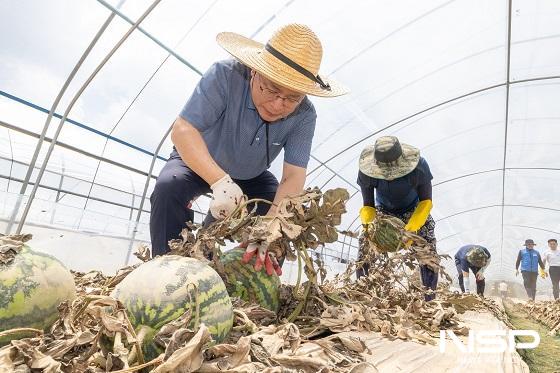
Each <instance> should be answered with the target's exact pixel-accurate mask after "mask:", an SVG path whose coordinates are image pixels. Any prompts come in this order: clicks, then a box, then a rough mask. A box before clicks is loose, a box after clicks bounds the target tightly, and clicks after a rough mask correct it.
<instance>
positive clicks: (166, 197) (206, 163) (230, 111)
mask: <svg viewBox="0 0 560 373" xmlns="http://www.w3.org/2000/svg"><path fill="white" fill-rule="evenodd" d="M217 41H218V44H219V45H220V46H221V47H222V48H224V49H225V50H226V51H228V52H229V53H230V54H231V55H233V56H234V57H235V60H226V61H219V62H216V63H214V64H213V65H212V66H211V67H210V69H209V70H208V71H207V72H206V73H205V74H204V75H203V76H202V78H201V79H200V81H199V83H198V85H197V86H196V88H195V90H194V92H193V93H192V95H191V97H190V98H189V100H188V101H187V103H186V104H185V106H184V107H183V110H182V111H181V113H180V114H179V117H178V118H177V119H176V120H175V122H174V124H173V128H172V131H171V141H172V142H173V145H174V149H173V152H172V153H171V156H170V158H169V160H168V162H167V164H166V165H165V167H164V168H163V169H162V171H161V173H160V175H159V177H158V179H157V182H156V185H155V188H154V191H153V193H152V195H151V198H150V201H151V207H152V210H151V216H150V234H151V240H152V251H153V255H154V256H155V255H161V254H164V253H166V252H168V251H169V247H168V241H169V240H171V239H174V238H179V234H180V232H181V230H182V229H183V228H185V227H186V224H185V223H186V221H189V220H191V221H192V218H193V216H192V211H191V210H189V209H188V208H187V206H188V205H189V203H190V202H191V201H192V200H194V199H195V198H197V197H198V196H200V195H202V194H206V193H210V192H211V193H212V200H211V202H210V214H208V215H207V219H206V220H205V223H209V222H210V221H211V220H213V219H223V218H225V217H227V216H228V215H229V214H230V213H232V212H233V211H234V210H235V208H236V207H237V206H238V205H239V204H240V203H241V202H242V201H243V199H244V198H245V197H244V196H247V198H249V199H253V198H260V199H265V200H268V201H270V202H271V203H272V204H263V203H261V204H259V205H258V206H257V210H256V212H257V214H259V215H265V214H266V215H268V216H274V215H275V213H276V207H277V206H278V204H279V202H280V201H281V200H283V199H284V198H285V197H288V196H294V195H297V194H299V193H301V192H302V190H303V187H304V184H305V177H306V167H307V163H308V161H309V157H310V151H311V142H312V139H313V135H314V131H315V121H316V118H317V115H316V113H315V108H314V107H313V104H312V103H311V101H310V100H309V99H308V98H307V95H314V96H321V97H334V96H339V95H342V94H345V93H346V92H347V91H346V89H345V88H344V87H343V86H341V85H340V84H338V83H336V82H335V81H333V80H330V79H327V78H326V77H324V76H323V75H320V74H319V67H320V64H321V59H322V54H323V50H322V47H321V43H320V41H319V39H318V38H317V36H316V35H315V34H314V33H313V31H311V30H310V29H309V28H308V27H307V26H304V25H299V24H290V25H287V26H284V27H282V28H280V29H279V30H278V31H276V33H275V34H274V35H273V36H272V38H271V39H270V40H269V41H268V42H267V44H266V45H263V44H261V43H258V42H256V41H253V40H251V39H248V38H245V37H243V36H241V35H238V34H235V33H231V32H225V33H220V34H219V35H218V37H217ZM282 150H284V164H283V173H282V179H281V182H280V183H279V182H278V180H277V179H276V177H274V175H272V173H270V171H268V168H269V166H270V163H271V162H272V161H273V160H274V159H275V158H276V157H277V156H278V155H279V154H280V152H281V151H282ZM249 208H251V206H249ZM254 256H256V257H257V259H256V264H255V268H256V269H257V270H260V269H261V268H263V267H264V268H266V271H267V273H268V274H272V273H273V271H276V272H277V273H281V270H280V267H279V266H278V263H277V262H276V260H275V258H274V257H271V255H268V250H267V247H266V244H264V243H260V242H255V243H250V244H248V246H247V249H246V255H245V256H244V258H243V261H245V262H248V261H249V260H251V258H252V257H254Z"/></svg>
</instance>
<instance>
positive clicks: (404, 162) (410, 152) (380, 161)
mask: <svg viewBox="0 0 560 373" xmlns="http://www.w3.org/2000/svg"><path fill="white" fill-rule="evenodd" d="M419 161H420V150H418V149H417V148H415V147H413V146H411V145H408V144H401V143H400V142H399V139H397V138H396V137H395V136H383V137H380V138H378V139H377V140H376V141H375V145H368V146H366V147H365V148H364V150H362V154H361V155H360V164H359V167H360V171H362V173H364V174H366V175H367V176H370V177H374V178H376V179H382V180H394V179H396V178H399V177H402V176H405V175H408V174H409V173H411V172H412V171H413V170H414V169H415V168H416V166H418V162H419Z"/></svg>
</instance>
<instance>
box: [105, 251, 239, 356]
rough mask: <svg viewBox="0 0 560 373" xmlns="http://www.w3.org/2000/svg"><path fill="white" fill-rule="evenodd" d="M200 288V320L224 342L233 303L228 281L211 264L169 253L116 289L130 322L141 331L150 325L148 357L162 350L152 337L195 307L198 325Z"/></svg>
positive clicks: (213, 334)
mask: <svg viewBox="0 0 560 373" xmlns="http://www.w3.org/2000/svg"><path fill="white" fill-rule="evenodd" d="M189 284H192V285H195V286H196V288H198V299H199V302H200V304H199V307H200V308H199V309H200V314H199V315H200V323H204V324H205V325H206V326H207V327H208V329H209V331H210V334H211V335H212V337H213V338H214V340H215V341H216V342H221V341H223V340H224V339H225V338H226V336H227V335H228V333H229V331H230V330H231V328H232V326H233V306H232V304H231V300H230V298H229V295H228V293H227V290H226V287H225V285H224V282H223V281H222V279H221V278H220V276H219V275H218V274H217V273H216V271H214V270H213V269H212V268H211V267H209V266H207V265H206V264H204V263H202V262H200V261H198V260H196V259H193V258H187V257H182V256H178V255H165V256H162V257H158V258H156V259H154V260H151V261H149V262H146V263H144V264H142V265H141V266H139V267H138V268H136V269H134V270H133V271H132V272H131V273H130V274H129V275H128V276H126V277H125V278H124V280H123V281H122V282H121V283H120V284H118V285H117V286H116V287H115V289H114V290H113V292H112V294H111V295H112V296H113V297H114V298H116V299H118V300H120V301H121V302H122V303H123V304H124V305H125V307H126V309H127V312H128V315H129V318H130V321H131V323H132V325H133V326H134V327H135V329H136V331H138V330H139V329H140V328H142V327H148V328H149V329H148V330H149V331H148V333H147V335H146V338H145V339H144V342H145V343H144V353H145V354H146V356H148V357H150V358H153V357H156V356H157V355H158V354H159V353H160V352H161V351H160V350H159V348H158V347H157V346H155V344H154V343H152V339H153V336H154V334H155V333H156V332H157V331H159V329H160V328H161V327H162V326H163V325H164V324H166V323H168V322H170V321H172V320H175V319H176V318H178V317H179V316H181V315H182V314H183V313H184V312H185V311H187V310H188V309H189V307H190V306H191V301H190V297H189V293H190V295H191V297H192V299H193V301H192V302H193V303H192V305H193V318H192V320H191V323H190V325H189V327H190V328H193V327H194V326H195V325H194V323H195V317H194V314H195V309H196V308H195V307H196V306H195V304H194V302H195V299H196V296H195V291H194V290H193V286H189Z"/></svg>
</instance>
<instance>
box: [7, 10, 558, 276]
mask: <svg viewBox="0 0 560 373" xmlns="http://www.w3.org/2000/svg"><path fill="white" fill-rule="evenodd" d="M109 3H110V5H109V7H110V6H114V7H118V8H119V10H120V12H121V14H122V15H124V16H126V17H128V18H129V19H131V20H132V21H136V20H137V19H138V18H139V17H140V16H141V14H142V13H144V12H145V11H146V9H148V7H149V6H150V5H151V4H152V1H147V0H134V1H132V0H129V1H117V0H113V1H110V2H109ZM109 7H108V6H106V4H105V3H104V2H103V1H101V0H99V1H94V0H84V1H72V0H65V1H63V0H55V1H49V2H44V1H40V0H28V1H24V2H22V1H2V2H0V34H1V35H3V37H2V38H1V39H0V61H2V62H1V63H0V145H1V146H0V190H1V191H2V197H3V198H2V200H3V202H2V206H1V211H2V216H1V218H2V219H3V221H4V223H5V224H6V226H9V225H10V224H9V221H10V219H11V218H12V214H13V210H14V207H15V206H18V203H17V200H18V193H19V192H20V188H21V180H22V179H24V177H25V173H26V170H27V165H28V164H29V163H30V162H31V158H32V155H33V152H34V149H35V146H36V144H37V137H36V136H37V134H40V133H41V130H42V126H43V124H44V123H45V120H46V116H47V114H46V113H45V111H46V112H48V110H49V109H50V108H51V106H52V104H53V102H54V100H55V98H56V96H57V94H58V92H59V91H60V90H61V88H62V86H63V84H64V82H65V80H66V78H67V77H68V75H69V74H70V72H71V70H72V69H73V67H74V66H75V64H76V63H77V61H78V60H79V58H80V56H81V55H82V53H83V52H84V50H85V49H86V47H87V46H88V44H89V43H90V42H91V40H92V39H93V37H94V35H95V34H96V33H97V32H98V30H99V29H100V28H101V25H102V24H103V23H104V22H105V20H106V19H107V18H108V17H109V15H110V14H111V11H110V10H109ZM291 22H300V23H305V24H308V25H309V26H310V27H311V28H312V29H313V30H314V31H315V32H316V33H317V34H318V35H319V37H320V39H321V40H322V43H323V47H324V58H323V64H322V70H323V71H325V72H326V73H327V75H332V76H333V77H335V78H336V79H338V80H339V81H341V82H343V83H345V84H346V85H348V86H349V87H350V89H351V90H352V93H351V94H350V95H348V96H344V97H341V98H338V99H328V100H327V99H315V98H313V99H312V100H313V102H314V104H315V105H316V108H317V111H318V123H317V131H316V135H315V139H314V143H313V149H312V156H313V157H312V158H313V159H312V160H311V162H310V164H309V168H308V173H309V176H308V179H307V185H309V186H315V185H317V186H320V187H321V188H323V189H326V188H334V187H344V188H347V189H348V190H349V191H350V193H351V194H352V196H353V197H352V199H351V200H350V202H349V204H348V209H349V213H348V214H346V215H345V216H344V218H343V224H342V228H344V229H345V228H350V229H358V223H357V220H356V216H357V212H358V209H359V207H360V206H361V196H360V193H359V191H358V189H357V185H356V183H355V179H356V175H357V158H358V155H359V153H360V151H361V149H362V148H363V146H365V145H366V144H368V143H371V142H373V141H374V140H375V138H376V137H378V136H381V135H385V134H394V135H397V136H399V137H400V138H401V140H402V141H403V142H407V143H411V144H413V145H415V146H417V147H419V148H420V149H421V151H422V154H423V156H424V157H425V158H426V159H427V160H428V162H429V164H430V167H431V170H432V173H433V175H434V185H435V189H434V204H435V208H434V210H433V215H434V217H435V219H436V220H437V229H436V234H437V237H438V241H439V242H438V250H439V251H440V252H442V253H450V254H453V253H454V251H455V250H456V249H457V248H458V247H459V246H460V245H462V244H465V243H478V244H482V245H485V246H487V247H488V248H489V249H490V251H491V252H492V255H493V259H494V260H493V262H492V265H491V266H490V268H489V269H488V272H487V273H488V276H489V277H497V278H511V277H512V276H513V272H514V271H513V265H514V259H515V254H516V252H517V249H518V248H519V247H520V245H521V243H522V242H523V240H524V239H525V238H528V237H531V238H533V239H535V240H536V241H537V243H538V244H539V246H538V248H541V249H543V248H544V246H545V245H546V239H547V238H548V237H550V236H555V235H557V234H558V232H560V199H559V198H557V196H558V195H559V192H560V190H559V189H560V173H559V169H560V147H559V145H560V136H558V135H559V133H560V131H559V128H560V127H559V125H560V105H558V100H559V98H560V2H558V1H556V0H536V1H535V0H512V1H508V0H490V1H489V0H450V1H441V0H437V1H436V0H424V1H415V0H409V1H389V0H387V1H370V0H367V1H366V0H363V1H352V2H340V1H323V0H322V1H319V0H314V1H303V0H283V1H262V0H259V1H257V0H254V1H225V0H215V1H208V2H203V1H184V0H163V1H161V2H160V3H158V4H157V6H156V7H155V9H154V10H153V11H152V12H151V13H150V14H149V15H148V17H147V18H146V19H145V21H144V22H143V23H142V24H141V28H142V30H143V31H144V33H142V32H140V31H138V30H136V31H134V32H133V33H132V35H131V36H130V37H129V38H128V39H127V40H126V41H125V42H124V44H123V45H122V47H121V48H120V49H119V50H118V51H117V52H116V53H115V54H114V55H113V57H112V58H111V59H110V60H109V61H108V63H107V64H106V65H105V66H104V67H103V68H102V69H101V70H100V72H99V73H98V74H97V75H96V77H95V78H94V79H93V80H92V82H91V84H89V86H88V87H87V88H86V89H85V91H84V93H83V94H82V95H81V96H80V97H79V98H78V100H77V102H76V105H75V106H74V107H73V109H72V110H71V111H70V113H69V115H68V118H69V119H71V121H67V122H66V123H65V124H64V126H63V129H62V131H61V134H60V137H59V142H60V143H59V144H58V145H57V146H56V147H55V148H54V152H53V155H52V157H51V158H50V160H49V161H48V164H47V167H46V169H47V172H46V173H45V175H44V176H43V178H42V180H41V181H40V185H41V188H39V190H38V193H37V196H36V199H35V201H34V202H33V204H32V207H31V210H30V213H29V216H28V218H27V222H28V223H29V224H39V225H41V226H50V227H53V228H54V229H53V233H52V235H53V237H54V235H55V234H56V232H57V229H72V230H76V231H78V232H91V234H99V235H100V236H101V238H100V239H99V240H94V239H85V240H84V242H83V244H81V245H77V246H74V245H69V246H71V247H63V248H59V249H58V251H57V252H60V250H71V253H72V254H71V255H74V256H75V257H74V259H73V260H70V259H68V260H69V261H70V262H71V263H74V262H76V261H80V260H81V261H83V264H84V265H85V264H86V263H87V264H89V263H94V262H95V261H94V260H91V258H92V257H94V256H96V255H101V254H100V252H101V251H102V249H100V248H99V246H103V247H105V246H106V247H110V250H112V251H115V252H116V253H119V255H117V256H118V257H119V259H118V261H121V260H122V261H124V260H125V258H126V255H127V250H128V248H129V246H130V239H131V238H134V239H135V240H138V241H148V240H149V231H148V229H147V223H148V214H149V209H150V206H149V201H147V200H146V201H145V203H144V205H143V209H144V210H145V212H143V213H142V214H141V216H140V224H139V226H138V227H137V228H136V232H134V231H135V224H134V221H135V219H136V216H137V213H138V208H139V206H140V203H141V199H142V194H143V189H144V184H145V181H146V174H147V173H148V171H149V167H150V162H151V159H152V156H151V155H150V154H151V153H154V152H155V151H156V150H157V147H158V143H159V142H160V141H161V140H162V139H163V138H164V135H165V133H166V131H167V129H168V128H169V126H170V124H171V123H172V121H173V120H174V118H175V117H176V115H177V113H178V112H179V110H180V108H181V107H182V105H183V104H184V102H185V100H186V99H187V98H188V96H189V95H190V93H191V91H192V90H193V88H194V86H195V84H196V83H197V81H198V79H199V73H198V72H197V71H195V70H193V69H192V68H191V67H189V66H188V65H187V63H188V64H190V65H191V66H193V67H194V68H195V69H196V70H198V71H205V69H206V68H208V67H209V66H210V64H211V63H212V62H214V61H215V60H218V59H223V58H227V57H228V55H227V54H226V53H225V52H224V51H223V50H221V49H220V48H219V47H218V46H217V45H216V43H215V41H214V39H215V36H216V34H217V33H218V32H220V31H235V32H238V33H241V34H243V35H246V36H250V37H254V38H255V39H257V40H259V41H266V40H267V38H268V37H269V36H270V35H271V33H272V32H273V30H275V29H276V28H278V27H279V26H280V25H284V24H286V23H291ZM129 28H130V24H129V23H128V22H127V21H125V20H124V19H123V17H121V16H120V15H117V16H115V17H114V19H112V21H111V22H110V24H109V26H108V28H107V30H106V31H105V32H104V33H103V35H102V36H101V38H100V40H99V42H98V43H97V44H96V45H95V47H94V48H93V50H92V51H91V54H90V55H89V56H88V57H87V58H86V60H85V62H84V64H83V66H82V67H81V68H80V70H79V71H78V73H77V75H76V76H75V78H74V79H73V80H72V81H71V84H70V86H69V88H68V90H67V91H66V93H65V95H64V96H63V98H62V101H61V102H60V104H59V105H58V107H57V109H56V112H57V113H58V114H63V113H64V111H65V110H66V108H67V107H68V104H69V103H70V101H71V100H72V98H73V97H74V95H75V94H76V92H77V90H78V89H79V87H80V86H81V85H82V84H83V83H84V82H85V80H86V79H87V78H88V77H89V76H90V74H91V73H92V71H93V70H94V69H95V67H96V66H97V65H98V64H99V63H100V62H101V60H102V59H103V58H104V57H105V56H106V55H107V53H108V52H109V51H110V49H111V48H112V47H113V46H114V45H115V43H116V42H117V41H118V40H119V39H120V38H121V37H122V36H123V35H124V34H125V33H126V31H127V30H128V29H129ZM148 35H149V36H151V37H152V38H149V37H148ZM154 40H158V41H159V44H158V43H156V42H155V41H154ZM162 45H163V46H167V47H169V48H170V49H171V50H173V51H174V52H175V53H176V54H175V55H173V56H169V54H168V51H167V50H165V49H164V48H163V47H162ZM176 56H180V57H181V58H180V59H179V58H176ZM58 123H59V119H58V118H53V121H52V123H51V125H50V128H49V130H48V132H47V137H49V138H50V137H52V136H53V135H54V133H55V130H56V127H57V126H58ZM48 145H49V143H48V142H47V143H45V144H44V145H43V147H42V149H41V152H40V155H39V158H38V164H37V167H40V166H41V165H42V162H43V160H44V156H45V154H46V149H47V148H48ZM69 147H75V148H78V149H80V150H81V151H82V152H86V153H87V154H81V153H78V152H76V151H74V150H71V149H70V148H69ZM170 150H171V142H170V140H169V139H168V138H167V139H166V140H165V142H164V145H163V147H162V148H161V149H160V150H159V153H158V154H159V156H160V158H159V159H158V160H157V162H156V164H155V169H154V174H155V175H157V174H158V173H159V170H160V169H161V168H162V166H163V164H164V160H163V159H165V158H166V157H167V155H168V154H169V152H170ZM96 157H97V158H96ZM99 157H101V158H102V159H101V160H100V159H99ZM281 159H282V157H279V158H278V159H277V160H276V162H274V164H273V165H272V171H273V172H274V173H275V174H276V175H279V174H280V169H281ZM121 165H126V166H127V167H122V166H121ZM36 176H37V170H36V171H35V172H34V173H33V176H32V181H34V180H35V178H36ZM153 185H154V179H153V178H152V180H151V182H150V184H149V187H148V196H149V194H150V191H151V190H152V188H153ZM30 190H31V186H30V187H28V188H27V190H26V195H29V192H30ZM25 201H26V197H24V199H23V202H24V203H23V204H21V205H20V208H19V209H18V215H17V216H15V220H16V222H17V220H18V216H21V213H22V210H23V207H24V206H25ZM195 207H196V208H197V209H198V210H199V211H201V212H205V211H206V210H207V207H208V201H207V199H206V198H200V199H199V200H198V201H197V205H196V206H195ZM200 218H201V215H198V216H197V219H200ZM131 221H132V224H131ZM14 228H15V227H14V226H13V225H12V231H13V230H14ZM34 229H35V228H34V225H26V226H25V227H24V231H30V232H32V233H33V232H34ZM41 229H44V228H41ZM82 235H83V236H84V237H87V235H90V233H82ZM112 237H117V238H112ZM341 241H343V238H341ZM101 242H103V244H102V245H101ZM135 244H136V243H135ZM353 246H355V241H354V243H353ZM331 249H335V250H339V251H340V250H343V251H344V252H345V253H347V254H344V255H348V254H349V255H350V257H354V256H355V254H356V252H355V248H353V247H352V248H349V246H348V245H346V244H343V243H337V244H336V245H333V246H332V247H331ZM68 255H70V254H64V255H63V257H64V258H68ZM115 260H116V261H117V259H115ZM115 265H117V264H116V263H115ZM119 265H120V263H119ZM449 266H450V268H451V269H452V267H453V266H452V263H449Z"/></svg>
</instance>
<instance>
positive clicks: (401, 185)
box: [357, 136, 438, 300]
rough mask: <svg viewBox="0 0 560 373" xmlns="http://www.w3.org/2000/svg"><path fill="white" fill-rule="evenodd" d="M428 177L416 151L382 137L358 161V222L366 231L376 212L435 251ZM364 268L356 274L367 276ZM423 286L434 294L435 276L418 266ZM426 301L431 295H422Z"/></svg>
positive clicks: (433, 222) (430, 176)
mask: <svg viewBox="0 0 560 373" xmlns="http://www.w3.org/2000/svg"><path fill="white" fill-rule="evenodd" d="M432 178H433V177H432V173H431V172H430V167H429V166H428V162H426V160H425V159H424V158H422V157H421V156H420V151H419V150H418V149H417V148H415V147H413V146H411V145H408V144H403V143H401V142H400V141H399V139H398V138H396V137H395V136H383V137H380V138H378V139H377V140H376V142H375V144H373V145H368V146H366V147H365V149H364V150H363V151H362V153H361V155H360V160H359V172H358V184H359V185H360V188H361V191H362V197H363V207H362V208H361V209H360V220H361V222H362V224H363V225H364V227H365V228H366V229H367V227H368V225H369V224H370V223H372V222H373V220H374V219H375V217H376V215H377V211H378V210H379V211H381V212H383V213H385V214H389V215H392V216H396V217H398V218H399V219H401V220H402V221H404V222H405V223H406V226H405V229H406V230H408V231H411V232H417V233H418V235H420V236H421V237H423V238H424V239H425V240H426V241H427V242H428V243H429V244H430V245H431V246H432V248H433V249H434V250H435V249H436V237H435V233H434V228H435V221H434V219H433V218H432V217H431V215H430V211H431V209H432ZM368 268H369V267H368V265H367V263H365V266H364V268H362V269H361V270H359V271H358V273H357V274H358V277H359V276H362V275H364V274H365V275H367V272H368ZM420 270H421V272H420V273H421V275H422V282H423V284H424V286H426V287H428V288H430V289H432V290H435V289H436V287H437V279H438V272H437V269H435V268H429V267H427V266H421V268H420ZM426 299H427V300H431V299H433V295H426Z"/></svg>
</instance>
